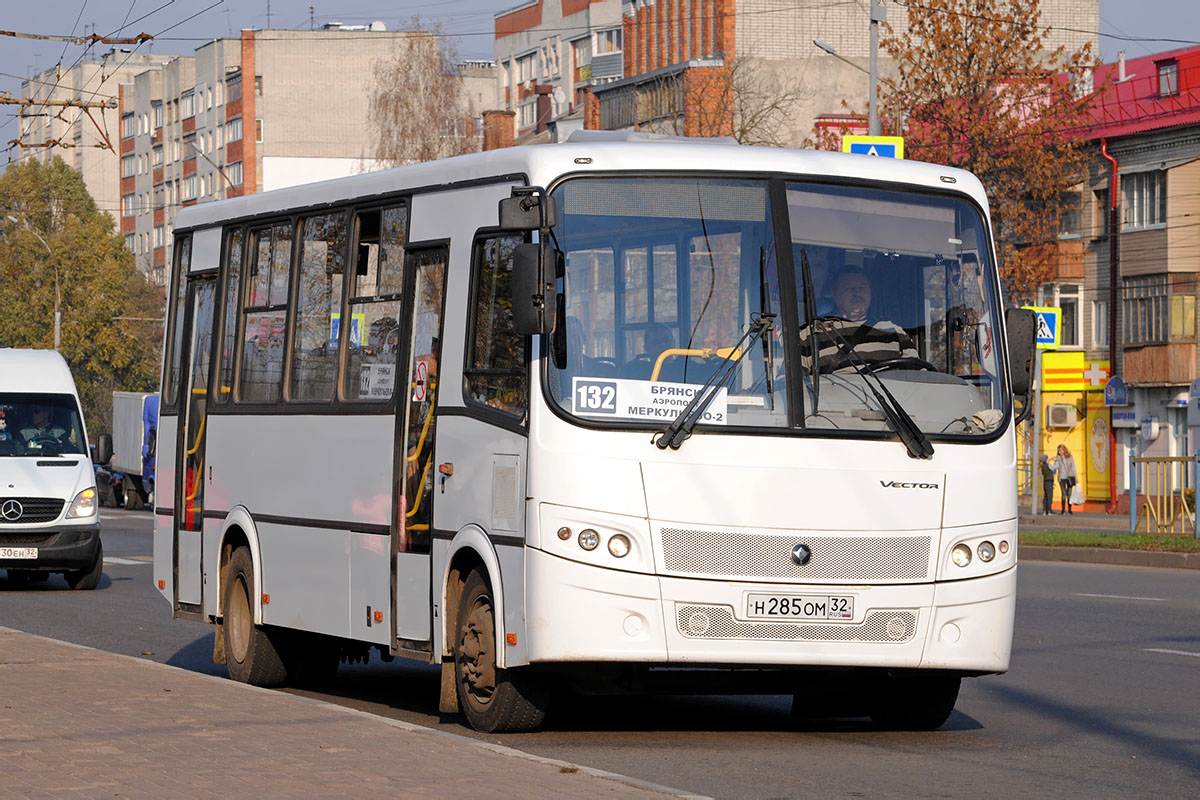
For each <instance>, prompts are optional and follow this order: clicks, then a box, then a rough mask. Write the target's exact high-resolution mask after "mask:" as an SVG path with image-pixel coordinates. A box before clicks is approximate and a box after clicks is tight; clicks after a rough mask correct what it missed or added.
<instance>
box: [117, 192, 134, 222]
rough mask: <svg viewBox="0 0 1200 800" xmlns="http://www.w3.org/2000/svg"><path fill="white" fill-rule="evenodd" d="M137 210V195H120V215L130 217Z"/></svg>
mask: <svg viewBox="0 0 1200 800" xmlns="http://www.w3.org/2000/svg"><path fill="white" fill-rule="evenodd" d="M136 210H137V195H136V194H127V195H124V196H122V197H121V216H123V217H132V216H133V214H134V212H135V211H136Z"/></svg>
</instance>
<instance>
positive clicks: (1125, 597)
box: [1075, 592, 1167, 603]
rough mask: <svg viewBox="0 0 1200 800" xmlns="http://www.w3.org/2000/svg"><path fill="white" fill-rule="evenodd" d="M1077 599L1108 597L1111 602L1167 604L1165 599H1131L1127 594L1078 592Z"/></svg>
mask: <svg viewBox="0 0 1200 800" xmlns="http://www.w3.org/2000/svg"><path fill="white" fill-rule="evenodd" d="M1075 596H1076V597H1107V598H1109V599H1111V600H1152V601H1153V602H1155V603H1165V602H1167V598H1165V597H1130V596H1129V595H1127V594H1089V593H1088V592H1076V593H1075Z"/></svg>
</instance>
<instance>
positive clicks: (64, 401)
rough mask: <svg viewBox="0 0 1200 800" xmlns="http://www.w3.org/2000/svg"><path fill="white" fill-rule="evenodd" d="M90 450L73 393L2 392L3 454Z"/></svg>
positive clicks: (0, 433)
mask: <svg viewBox="0 0 1200 800" xmlns="http://www.w3.org/2000/svg"><path fill="white" fill-rule="evenodd" d="M85 452H87V445H86V443H85V442H84V438H83V425H82V424H81V423H80V419H79V408H78V406H77V405H76V403H75V398H74V397H72V396H71V395H69V394H34V393H25V392H0V456H56V455H62V454H71V455H82V454H84V453H85Z"/></svg>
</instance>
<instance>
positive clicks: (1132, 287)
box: [1121, 275, 1167, 344]
mask: <svg viewBox="0 0 1200 800" xmlns="http://www.w3.org/2000/svg"><path fill="white" fill-rule="evenodd" d="M1121 290H1122V291H1121V314H1122V317H1123V319H1124V335H1123V337H1122V338H1123V339H1124V341H1125V344H1160V343H1162V342H1165V341H1166V338H1167V276H1166V275H1144V276H1141V277H1137V278H1123V279H1122V280H1121Z"/></svg>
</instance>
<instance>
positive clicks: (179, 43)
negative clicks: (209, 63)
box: [0, 0, 1200, 149]
mask: <svg viewBox="0 0 1200 800" xmlns="http://www.w3.org/2000/svg"><path fill="white" fill-rule="evenodd" d="M615 1H616V0H614V2H615ZM3 5H4V13H3V16H2V17H0V27H3V28H4V29H5V30H9V31H17V32H20V33H31V34H40V35H52V36H83V35H87V34H90V33H99V34H100V35H103V36H108V35H113V36H124V37H133V36H136V35H137V34H139V33H143V32H145V33H149V34H151V35H153V36H154V37H155V39H154V41H153V42H150V43H147V44H143V45H142V46H141V47H140V48H139V51H145V52H150V53H174V54H183V55H190V54H191V53H192V51H193V50H194V49H195V48H196V47H197V46H199V45H200V44H203V43H204V42H206V41H208V40H210V39H215V38H221V37H225V36H236V35H237V34H238V31H240V30H242V29H243V28H267V27H272V28H300V29H303V28H307V27H309V25H310V24H315V25H316V26H318V27H319V26H321V25H324V24H325V23H328V22H333V21H338V22H342V23H345V24H364V23H369V22H372V21H374V20H380V21H382V22H384V23H385V24H386V25H387V27H388V29H389V30H395V29H398V28H401V27H403V23H404V22H406V21H407V20H410V19H411V18H412V17H414V16H419V17H420V18H421V19H423V20H426V21H429V22H437V23H440V24H441V25H442V27H443V29H444V30H445V31H446V33H447V34H450V35H452V36H453V41H454V43H455V45H456V46H457V49H458V55H459V57H460V59H490V58H491V57H492V54H493V50H492V39H493V29H494V16H495V14H496V13H497V12H498V11H503V10H505V9H508V8H513V7H515V6H518V5H522V0H334V1H331V0H33V2H25V1H24V0H3ZM310 9H311V10H310ZM864 24H866V23H865V22H864ZM1156 39H1157V40H1160V41H1155V40H1156ZM1162 40H1172V41H1162ZM1179 40H1184V41H1185V42H1191V43H1196V44H1200V14H1198V13H1196V0H1100V55H1101V58H1102V59H1103V60H1104V61H1112V60H1114V59H1115V58H1116V56H1117V51H1118V50H1121V49H1124V50H1125V52H1126V54H1127V55H1128V56H1129V57H1130V58H1135V57H1138V56H1143V55H1147V54H1149V53H1158V52H1164V51H1167V50H1173V49H1176V48H1178V47H1183V46H1185V44H1183V43H1180V41H1179ZM107 49H108V48H107V46H105V45H97V46H96V47H95V48H94V51H95V53H97V54H98V53H100V52H104V51H105V50H107ZM84 50H85V48H83V47H81V46H78V45H74V44H70V43H64V42H56V41H48V40H32V39H23V38H11V37H8V36H0V93H3V92H9V93H11V94H12V96H13V97H20V96H21V80H22V79H23V78H25V77H27V76H30V75H34V74H36V73H38V72H41V71H43V70H46V69H50V68H51V67H53V66H54V65H55V64H56V63H59V62H61V63H62V64H63V66H64V67H69V66H70V65H72V64H74V63H75V62H76V60H77V59H79V58H80V57H81V56H82V55H84ZM89 55H91V54H89ZM16 109H17V107H16V106H0V148H4V149H7V143H8V141H9V140H10V139H12V138H14V137H15V136H16V133H17V126H16Z"/></svg>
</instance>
